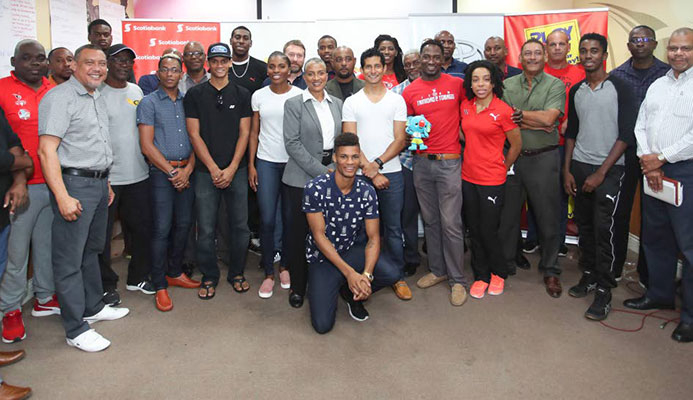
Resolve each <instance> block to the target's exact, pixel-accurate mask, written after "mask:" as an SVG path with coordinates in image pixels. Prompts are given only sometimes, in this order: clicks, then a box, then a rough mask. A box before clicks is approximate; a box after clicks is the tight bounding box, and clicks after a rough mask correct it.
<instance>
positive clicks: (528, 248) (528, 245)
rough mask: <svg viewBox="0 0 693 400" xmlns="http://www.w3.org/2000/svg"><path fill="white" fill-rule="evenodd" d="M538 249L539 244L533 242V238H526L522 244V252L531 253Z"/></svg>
mask: <svg viewBox="0 0 693 400" xmlns="http://www.w3.org/2000/svg"><path fill="white" fill-rule="evenodd" d="M538 249H539V244H538V243H537V242H535V241H534V240H526V241H525V243H524V244H523V245H522V252H523V253H527V254H531V253H534V252H535V251H537V250H538Z"/></svg>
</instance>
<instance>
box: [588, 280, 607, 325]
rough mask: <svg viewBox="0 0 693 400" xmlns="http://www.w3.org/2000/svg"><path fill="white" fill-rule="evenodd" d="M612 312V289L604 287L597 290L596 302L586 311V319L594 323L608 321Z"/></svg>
mask: <svg viewBox="0 0 693 400" xmlns="http://www.w3.org/2000/svg"><path fill="white" fill-rule="evenodd" d="M610 310H611V289H605V288H603V287H600V288H597V292H596V293H595V294H594V301H593V302H592V305H591V306H590V308H588V309H587V311H585V318H587V319H591V320H593V321H602V320H604V319H606V317H607V316H608V315H609V311H610Z"/></svg>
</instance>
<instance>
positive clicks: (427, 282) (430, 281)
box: [416, 272, 448, 289]
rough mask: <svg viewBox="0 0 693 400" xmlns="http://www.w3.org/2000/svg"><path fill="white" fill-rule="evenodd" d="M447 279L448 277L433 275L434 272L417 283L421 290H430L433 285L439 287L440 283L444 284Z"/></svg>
mask: <svg viewBox="0 0 693 400" xmlns="http://www.w3.org/2000/svg"><path fill="white" fill-rule="evenodd" d="M447 279H448V277H447V275H443V276H435V275H433V272H429V273H427V274H426V275H424V276H422V277H421V278H420V279H419V280H418V281H416V286H418V287H420V288H421V289H426V288H430V287H431V286H433V285H437V284H439V283H440V282H443V281H445V280H447Z"/></svg>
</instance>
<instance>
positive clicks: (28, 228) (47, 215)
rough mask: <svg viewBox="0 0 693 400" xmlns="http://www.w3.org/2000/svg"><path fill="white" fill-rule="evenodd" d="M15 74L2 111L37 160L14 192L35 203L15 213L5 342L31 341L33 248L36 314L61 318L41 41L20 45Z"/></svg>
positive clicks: (2, 301) (2, 294)
mask: <svg viewBox="0 0 693 400" xmlns="http://www.w3.org/2000/svg"><path fill="white" fill-rule="evenodd" d="M11 64H12V66H13V67H14V71H12V72H11V75H10V76H8V77H6V78H3V79H0V107H2V109H3V110H5V115H6V116H7V120H8V121H9V123H10V126H11V127H12V130H13V131H15V132H16V133H17V135H18V136H19V139H20V140H21V141H22V145H23V146H24V148H25V149H26V151H27V152H28V153H29V156H31V158H32V159H33V161H34V168H33V170H32V171H27V172H28V173H15V174H14V182H13V184H12V187H11V188H10V190H9V191H8V193H10V199H12V198H13V197H14V196H17V197H23V196H28V198H29V204H28V206H25V207H23V208H20V209H16V210H14V214H13V215H11V216H10V223H11V225H12V228H11V230H10V237H9V243H8V261H7V270H6V271H5V275H4V276H3V278H2V282H1V283H0V311H2V312H3V314H4V317H3V319H2V341H3V342H5V343H12V342H17V341H20V340H22V339H24V338H25V337H26V332H25V329H24V321H22V310H21V305H22V303H21V302H22V298H23V297H24V295H25V294H26V283H27V282H26V273H27V264H28V260H29V245H30V244H31V250H32V260H33V266H34V277H33V284H34V285H33V287H34V292H35V294H36V300H35V301H34V307H33V309H32V310H31V315H33V316H35V317H43V316H47V315H53V314H57V315H59V314H60V306H59V305H58V301H57V299H56V297H55V287H54V285H53V268H52V260H51V224H52V222H53V211H52V210H51V205H50V201H49V192H48V187H47V186H46V181H45V180H44V178H43V174H42V172H41V164H40V162H39V159H38V155H37V149H38V106H39V102H40V101H41V99H42V98H43V96H44V95H45V94H46V92H48V91H49V90H50V89H51V88H53V87H54V85H53V84H52V83H50V82H49V81H48V79H46V78H45V75H46V72H47V70H48V60H47V58H46V51H45V50H44V48H43V46H42V45H41V44H40V43H39V42H37V41H35V40H22V41H20V42H19V43H17V46H16V47H15V51H14V57H12V59H11Z"/></svg>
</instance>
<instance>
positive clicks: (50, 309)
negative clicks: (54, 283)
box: [31, 295, 60, 317]
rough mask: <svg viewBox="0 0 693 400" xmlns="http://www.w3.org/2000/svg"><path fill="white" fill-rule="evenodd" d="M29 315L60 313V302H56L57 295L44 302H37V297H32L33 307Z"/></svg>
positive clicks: (45, 315)
mask: <svg viewBox="0 0 693 400" xmlns="http://www.w3.org/2000/svg"><path fill="white" fill-rule="evenodd" d="M31 315H32V316H34V317H47V316H49V315H60V304H58V296H56V295H53V296H52V297H51V299H50V300H49V301H47V302H46V303H44V304H41V303H39V301H38V299H34V308H32V309H31Z"/></svg>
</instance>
